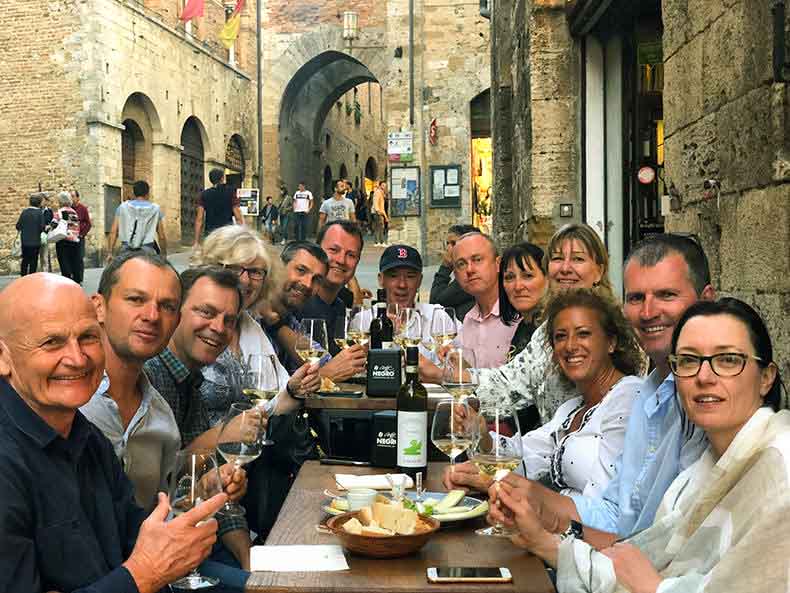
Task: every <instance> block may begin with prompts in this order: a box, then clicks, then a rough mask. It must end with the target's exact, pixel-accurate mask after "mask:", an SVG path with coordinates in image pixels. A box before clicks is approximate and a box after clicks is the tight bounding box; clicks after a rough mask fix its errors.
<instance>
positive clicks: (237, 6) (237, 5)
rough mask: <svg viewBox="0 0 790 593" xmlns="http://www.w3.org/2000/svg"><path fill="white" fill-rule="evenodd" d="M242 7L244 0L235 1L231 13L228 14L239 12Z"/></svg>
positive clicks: (233, 14)
mask: <svg viewBox="0 0 790 593" xmlns="http://www.w3.org/2000/svg"><path fill="white" fill-rule="evenodd" d="M242 8H244V0H238V2H236V8H234V9H233V13H232V14H231V15H230V16H235V15H237V14H239V13H240V12H241V9H242Z"/></svg>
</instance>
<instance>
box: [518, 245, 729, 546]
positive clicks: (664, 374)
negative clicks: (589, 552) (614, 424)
mask: <svg viewBox="0 0 790 593" xmlns="http://www.w3.org/2000/svg"><path fill="white" fill-rule="evenodd" d="M624 284H625V303H624V305H623V311H624V313H625V316H626V318H627V319H628V321H629V322H630V323H631V326H632V327H633V329H634V331H635V332H636V335H637V337H638V338H639V342H640V344H641V346H642V348H643V349H644V351H645V352H646V353H647V355H648V356H649V357H650V361H651V362H652V365H653V366H654V369H653V371H652V372H651V373H650V375H649V376H648V377H647V378H646V379H645V383H646V386H648V387H649V388H648V389H644V390H642V395H640V396H639V397H638V398H637V399H636V401H635V402H634V407H633V409H632V411H631V416H630V417H629V420H628V427H627V429H626V435H625V445H624V447H623V453H622V455H621V456H620V459H619V460H618V472H617V475H616V476H615V478H614V479H613V480H612V481H611V482H610V483H609V486H608V487H607V489H606V490H605V491H604V494H603V496H602V497H601V498H591V497H588V496H582V495H578V496H572V497H567V496H563V495H562V494H559V493H557V492H554V491H551V490H549V489H548V488H546V487H544V486H541V485H540V484H537V483H535V482H531V481H529V480H526V479H524V478H521V477H519V476H516V475H515V474H511V475H509V476H508V477H507V478H505V480H504V481H505V482H506V483H508V484H509V485H511V486H514V487H516V488H518V489H519V490H520V491H521V497H522V498H525V499H526V500H528V501H529V505H530V506H531V507H533V508H534V510H535V511H536V513H537V514H538V516H539V517H540V520H541V522H542V523H543V525H544V527H545V528H546V529H547V530H548V531H551V532H554V533H558V532H562V531H563V530H565V529H566V528H568V526H569V524H570V522H571V521H577V522H580V523H582V524H583V525H584V529H583V535H584V538H585V540H587V541H588V542H589V543H591V544H593V545H595V546H598V547H608V546H610V545H611V544H612V543H613V542H614V541H615V540H616V539H617V538H618V537H627V536H629V535H632V534H633V533H635V532H637V531H641V530H642V529H645V528H646V527H649V526H650V525H651V524H652V523H653V518H654V517H655V513H656V510H657V509H658V504H659V502H660V501H661V499H662V498H663V496H664V493H665V492H666V490H667V488H668V487H669V485H670V484H671V483H672V481H673V480H674V479H675V478H676V477H677V475H678V474H679V473H680V472H681V471H682V470H683V469H685V468H686V467H688V466H689V465H690V464H691V463H693V462H694V461H696V459H697V458H698V457H699V456H700V455H701V454H702V452H703V451H704V449H705V447H706V446H707V443H706V441H705V439H704V435H702V433H701V431H695V430H693V427H690V426H687V423H686V422H684V421H683V416H682V411H681V409H680V404H679V402H678V401H677V398H676V396H675V384H674V381H673V378H672V375H671V374H670V372H669V364H668V362H667V355H668V354H669V352H670V345H671V340H672V332H673V331H674V329H675V325H676V324H677V322H678V320H679V319H680V317H681V316H682V315H683V313H684V312H685V311H686V309H687V308H688V307H690V306H691V305H692V304H694V303H695V302H697V301H698V300H701V299H705V300H712V299H714V298H715V293H714V290H713V287H712V286H711V285H710V271H709V268H708V262H707V259H706V257H705V254H704V252H703V251H702V249H701V247H700V246H699V245H698V244H697V243H695V242H694V241H692V240H691V239H689V238H686V237H682V236H678V235H658V236H656V237H652V238H650V239H647V240H646V241H644V242H643V243H640V244H639V245H637V247H636V248H635V249H634V250H633V251H632V253H631V255H630V256H629V258H628V260H627V262H626V266H625V271H624Z"/></svg>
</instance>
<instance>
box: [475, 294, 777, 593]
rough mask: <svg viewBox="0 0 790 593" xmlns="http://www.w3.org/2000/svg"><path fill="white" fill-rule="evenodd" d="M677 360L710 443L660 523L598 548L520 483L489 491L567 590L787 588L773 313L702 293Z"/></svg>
mask: <svg viewBox="0 0 790 593" xmlns="http://www.w3.org/2000/svg"><path fill="white" fill-rule="evenodd" d="M669 363H670V368H671V369H672V373H673V374H674V375H675V381H676V385H677V390H678V395H679V397H678V400H679V402H680V403H679V405H682V407H683V410H684V412H685V417H686V419H687V420H688V422H689V424H688V429H689V430H703V431H704V432H705V435H706V436H707V439H708V442H709V443H710V444H709V447H708V449H707V450H706V451H705V453H704V454H703V455H702V457H700V459H699V460H698V461H697V462H696V463H695V464H694V465H692V466H691V467H690V468H688V469H687V470H685V471H684V472H682V473H681V474H680V475H679V476H678V477H677V478H676V479H675V481H674V482H673V483H672V485H671V486H670V487H669V489H668V490H667V492H666V494H665V495H664V498H663V499H662V501H661V504H660V506H659V510H658V513H657V514H656V519H655V522H654V523H653V525H652V526H651V527H649V528H648V529H646V530H644V531H642V532H639V533H637V534H635V535H633V536H632V537H630V538H629V539H628V540H626V541H625V542H621V543H616V544H615V545H614V546H612V547H609V548H606V549H604V550H602V551H600V552H598V551H596V550H594V549H593V548H591V547H590V546H589V545H588V544H587V543H586V542H584V541H583V540H582V539H581V538H580V537H579V536H580V535H581V536H583V528H581V530H580V529H579V526H577V527H576V530H574V533H573V534H569V535H567V536H565V535H563V536H560V535H557V534H552V533H549V532H547V531H545V530H544V528H543V526H542V524H541V522H540V520H539V518H538V516H537V515H536V513H535V511H534V509H532V508H531V506H530V505H529V503H528V502H527V500H526V499H525V498H523V497H522V496H521V493H520V492H519V491H518V490H517V489H513V488H512V487H511V486H510V485H509V484H500V488H499V489H498V490H496V491H495V490H494V489H493V488H492V489H491V490H490V492H491V495H492V497H493V498H495V499H497V501H498V505H501V507H499V506H496V505H494V506H492V510H491V515H492V518H496V519H499V520H501V521H504V522H505V523H506V524H508V525H510V526H515V527H516V528H517V529H518V531H519V535H518V536H516V537H514V538H513V542H514V543H515V544H516V545H518V546H520V547H524V548H527V549H528V550H530V551H532V552H533V553H535V554H536V555H538V556H540V557H541V558H543V559H544V560H545V561H546V562H547V563H548V564H550V565H552V566H555V567H556V568H557V588H558V590H559V591H560V593H563V592H565V591H573V592H576V591H587V592H590V593H604V592H607V593H608V592H615V591H617V592H620V591H626V590H627V591H632V592H639V593H681V592H682V593H697V592H699V593H702V592H704V591H711V592H712V591H726V592H727V593H747V592H751V591H760V592H761V593H766V592H767V593H774V592H775V593H779V592H782V593H785V592H786V591H788V590H790V571H788V564H787V562H788V561H787V556H788V552H790V537H788V536H790V522H788V521H787V517H788V515H790V413H789V412H788V411H786V410H782V411H779V410H780V409H781V408H784V407H785V406H786V392H785V393H784V394H783V390H782V388H783V385H782V382H781V380H780V378H779V372H778V367H777V364H776V362H774V360H773V348H772V345H771V339H770V336H769V334H768V330H767V329H766V327H765V324H764V322H763V320H762V319H761V318H760V316H759V314H758V313H757V312H756V311H755V310H754V309H752V308H751V307H750V306H749V305H747V304H746V303H744V302H743V301H740V300H738V299H733V298H725V299H721V300H720V301H717V302H706V301H700V302H698V303H696V304H694V305H692V306H691V307H689V309H688V310H687V311H686V313H685V314H684V315H683V316H682V317H681V319H680V320H679V322H678V324H677V326H676V328H675V331H674V333H673V336H672V354H671V355H670V356H669ZM783 395H784V396H785V397H783ZM580 531H581V532H580Z"/></svg>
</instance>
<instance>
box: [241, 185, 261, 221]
mask: <svg viewBox="0 0 790 593" xmlns="http://www.w3.org/2000/svg"><path fill="white" fill-rule="evenodd" d="M259 194H260V190H259V189H257V188H251V187H240V188H239V189H237V190H236V197H237V198H239V210H241V214H242V216H258V212H260V199H259V197H260V195H259Z"/></svg>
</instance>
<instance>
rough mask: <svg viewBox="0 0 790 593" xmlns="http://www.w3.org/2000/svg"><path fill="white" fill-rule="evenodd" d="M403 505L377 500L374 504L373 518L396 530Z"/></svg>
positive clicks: (385, 527) (387, 527) (386, 527)
mask: <svg viewBox="0 0 790 593" xmlns="http://www.w3.org/2000/svg"><path fill="white" fill-rule="evenodd" d="M402 511H403V507H401V506H396V505H394V504H389V503H383V502H377V503H375V504H374V505H373V518H374V519H375V520H376V522H377V523H378V524H379V525H380V526H381V527H383V528H384V529H390V530H392V531H395V529H396V526H397V523H398V518H399V517H400V515H401V512H402Z"/></svg>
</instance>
